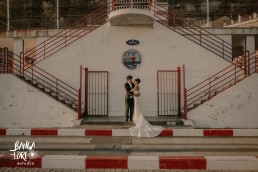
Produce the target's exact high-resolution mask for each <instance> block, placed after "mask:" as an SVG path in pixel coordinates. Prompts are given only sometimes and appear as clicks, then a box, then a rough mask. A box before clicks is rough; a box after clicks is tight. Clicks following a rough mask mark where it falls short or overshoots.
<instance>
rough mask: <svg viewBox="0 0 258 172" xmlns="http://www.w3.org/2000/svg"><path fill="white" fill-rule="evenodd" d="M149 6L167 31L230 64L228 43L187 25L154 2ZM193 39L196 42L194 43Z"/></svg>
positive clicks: (229, 46) (230, 51) (199, 28)
mask: <svg viewBox="0 0 258 172" xmlns="http://www.w3.org/2000/svg"><path fill="white" fill-rule="evenodd" d="M150 5H151V8H150V9H151V11H152V12H153V13H154V16H155V18H156V21H157V22H159V23H161V24H162V25H164V26H166V27H168V28H169V29H172V30H174V31H175V32H177V33H179V34H180V35H182V36H184V37H186V38H188V39H189V40H191V41H193V42H195V43H197V44H199V45H200V46H202V47H204V48H206V49H207V50H209V51H211V52H212V53H215V54H216V55H218V56H220V57H222V58H223V59H225V60H227V61H229V62H232V45H231V44H230V43H228V42H226V41H224V40H222V39H221V38H219V37H217V36H216V35H214V34H211V33H210V32H208V31H207V30H205V29H203V28H201V27H199V26H197V25H194V24H188V22H187V20H185V19H183V18H180V17H178V16H177V15H176V14H175V13H173V12H172V11H170V10H168V9H166V8H164V7H162V6H160V5H158V4H157V3H155V2H152V3H151V4H150ZM170 22H172V23H173V25H174V27H173V28H171V27H170ZM180 23H181V26H177V24H180ZM182 24H183V25H182ZM194 31H196V32H194ZM196 36H198V37H199V38H197V37H196ZM193 39H194V40H196V41H194V40H193ZM212 45H213V46H212Z"/></svg>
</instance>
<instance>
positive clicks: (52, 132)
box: [0, 128, 258, 137]
mask: <svg viewBox="0 0 258 172" xmlns="http://www.w3.org/2000/svg"><path fill="white" fill-rule="evenodd" d="M0 135H3V136H10V135H26V136H46V135H48V136H131V135H130V131H129V130H128V129H55V128H32V129H8V128H0ZM159 136H160V137H172V136H176V137H180V136H198V137H200V136H208V137H212V136H220V137H223V136H226V137H227V136H229V137H230V136H231V137H232V136H240V137H245V136H258V129H165V130H163V131H162V132H161V133H160V135H159Z"/></svg>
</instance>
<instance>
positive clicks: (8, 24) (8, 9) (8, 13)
mask: <svg viewBox="0 0 258 172" xmlns="http://www.w3.org/2000/svg"><path fill="white" fill-rule="evenodd" d="M6 3H7V30H9V29H10V2H9V0H7V1H6Z"/></svg>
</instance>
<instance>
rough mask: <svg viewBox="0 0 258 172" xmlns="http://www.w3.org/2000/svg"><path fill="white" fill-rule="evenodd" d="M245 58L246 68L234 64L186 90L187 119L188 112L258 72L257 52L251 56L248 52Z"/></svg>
mask: <svg viewBox="0 0 258 172" xmlns="http://www.w3.org/2000/svg"><path fill="white" fill-rule="evenodd" d="M243 57H244V58H243V59H244V62H243V63H244V64H245V65H244V68H242V67H241V68H240V67H237V66H236V65H234V64H232V65H230V66H228V67H226V68H225V69H223V70H221V71H220V72H218V73H216V74H215V75H213V76H211V77H209V78H208V79H206V80H204V81H203V82H201V83H199V84H197V85H196V86H194V87H192V88H190V89H188V90H187V89H186V88H184V92H185V97H184V99H185V100H184V107H185V116H186V117H187V111H190V110H191V109H193V108H195V107H197V106H198V105H200V104H202V103H204V102H206V101H207V100H210V99H211V98H212V97H214V96H216V95H217V94H218V93H220V92H222V91H224V90H226V89H227V88H229V87H231V86H233V85H235V84H236V83H238V82H240V81H241V80H243V79H244V78H246V77H248V76H250V75H252V74H254V73H257V72H258V65H257V61H258V60H257V59H258V56H257V54H256V52H253V53H251V54H250V53H249V52H248V51H247V52H246V53H245V54H244V55H243ZM243 69H244V70H243Z"/></svg>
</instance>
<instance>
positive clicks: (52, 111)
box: [0, 74, 76, 128]
mask: <svg viewBox="0 0 258 172" xmlns="http://www.w3.org/2000/svg"><path fill="white" fill-rule="evenodd" d="M0 85H1V89H0V127H7V128H33V127H70V126H72V120H73V119H75V118H76V113H75V112H74V111H72V110H70V109H68V108H67V107H66V106H64V105H62V104H60V103H58V102H57V101H56V100H54V99H52V98H50V97H49V96H47V95H45V94H44V93H42V92H41V91H39V90H37V89H35V88H34V87H32V86H30V85H28V84H26V83H25V82H24V81H21V80H19V79H18V78H16V77H14V76H12V75H7V74H2V75H0Z"/></svg>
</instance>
